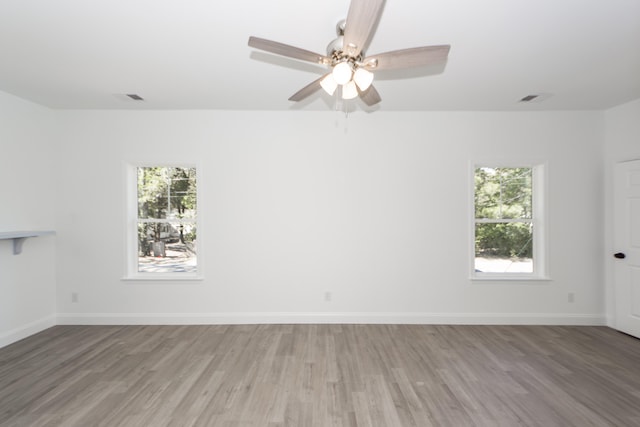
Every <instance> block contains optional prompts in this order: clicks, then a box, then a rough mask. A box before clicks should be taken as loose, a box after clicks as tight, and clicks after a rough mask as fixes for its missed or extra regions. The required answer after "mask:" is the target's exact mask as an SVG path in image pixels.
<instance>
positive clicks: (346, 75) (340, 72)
mask: <svg viewBox="0 0 640 427" xmlns="http://www.w3.org/2000/svg"><path fill="white" fill-rule="evenodd" d="M332 74H333V78H334V79H335V81H336V83H338V84H339V85H346V84H347V83H349V82H350V81H351V78H352V77H353V70H352V69H351V64H349V63H348V62H347V61H344V62H340V63H338V64H336V66H335V67H333V71H332Z"/></svg>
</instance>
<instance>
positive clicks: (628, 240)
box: [611, 160, 640, 338]
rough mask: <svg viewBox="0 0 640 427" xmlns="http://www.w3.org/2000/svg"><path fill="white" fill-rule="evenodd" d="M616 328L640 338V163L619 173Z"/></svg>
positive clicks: (619, 166) (619, 169)
mask: <svg viewBox="0 0 640 427" xmlns="http://www.w3.org/2000/svg"><path fill="white" fill-rule="evenodd" d="M614 191H615V196H614V197H615V206H614V209H615V212H614V220H615V225H614V248H615V253H613V254H611V255H612V256H614V257H615V258H616V259H615V267H614V271H615V293H616V327H617V329H619V330H620V331H622V332H625V333H627V334H630V335H633V336H635V337H638V338H640V160H633V161H630V162H622V163H618V164H617V165H616V170H615V190H614Z"/></svg>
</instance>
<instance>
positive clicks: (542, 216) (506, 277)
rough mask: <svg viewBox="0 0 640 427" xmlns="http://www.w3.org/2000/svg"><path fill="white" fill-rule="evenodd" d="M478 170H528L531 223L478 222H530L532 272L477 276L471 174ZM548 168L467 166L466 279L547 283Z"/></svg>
mask: <svg viewBox="0 0 640 427" xmlns="http://www.w3.org/2000/svg"><path fill="white" fill-rule="evenodd" d="M479 167H495V168H498V167H501V168H531V170H532V186H533V191H532V207H533V212H532V214H533V215H532V216H533V218H532V220H531V221H529V220H519V219H513V220H509V219H505V220H490V219H485V220H481V221H479V222H486V223H503V222H526V223H529V222H531V223H532V224H533V229H534V233H533V272H532V273H478V272H476V271H475V256H476V248H475V240H476V239H475V237H476V236H475V234H476V217H475V215H476V210H475V198H474V196H475V194H474V193H475V171H476V168H479ZM547 172H548V167H547V164H546V163H545V162H539V163H531V162H522V161H516V162H504V161H500V162H495V161H491V160H488V161H481V162H480V161H478V162H470V166H469V178H470V179H469V189H470V190H469V212H470V213H469V218H470V222H469V236H470V245H469V246H470V252H469V275H470V276H469V279H470V280H472V281H492V282H496V281H512V282H513V281H523V282H530V281H539V282H544V281H550V280H551V278H550V277H549V274H548V267H549V262H548V254H549V250H548V234H547V221H548V212H547V194H548V179H547Z"/></svg>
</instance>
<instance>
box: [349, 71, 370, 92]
mask: <svg viewBox="0 0 640 427" xmlns="http://www.w3.org/2000/svg"><path fill="white" fill-rule="evenodd" d="M353 81H354V82H356V84H357V85H358V87H359V88H360V90H361V91H363V92H364V91H365V90H367V89H369V87H370V86H371V83H373V73H372V72H369V71H367V70H365V69H364V68H358V69H357V70H356V72H355V73H353Z"/></svg>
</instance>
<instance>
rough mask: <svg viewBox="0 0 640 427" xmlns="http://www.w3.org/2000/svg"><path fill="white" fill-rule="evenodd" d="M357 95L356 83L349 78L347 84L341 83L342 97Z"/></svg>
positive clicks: (349, 97)
mask: <svg viewBox="0 0 640 427" xmlns="http://www.w3.org/2000/svg"><path fill="white" fill-rule="evenodd" d="M357 96H358V88H357V87H356V83H355V82H354V81H353V80H351V81H350V82H348V83H347V84H344V85H342V99H353V98H355V97H357Z"/></svg>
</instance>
